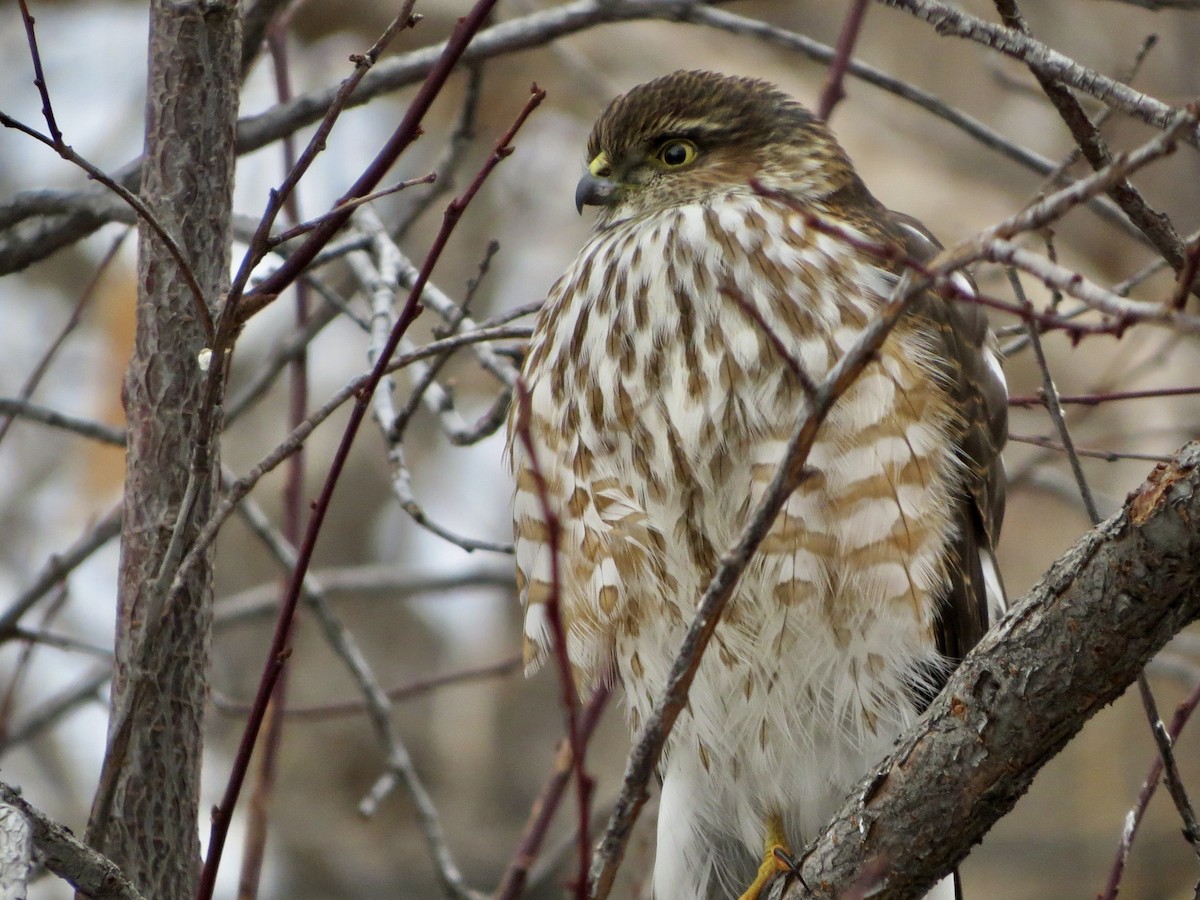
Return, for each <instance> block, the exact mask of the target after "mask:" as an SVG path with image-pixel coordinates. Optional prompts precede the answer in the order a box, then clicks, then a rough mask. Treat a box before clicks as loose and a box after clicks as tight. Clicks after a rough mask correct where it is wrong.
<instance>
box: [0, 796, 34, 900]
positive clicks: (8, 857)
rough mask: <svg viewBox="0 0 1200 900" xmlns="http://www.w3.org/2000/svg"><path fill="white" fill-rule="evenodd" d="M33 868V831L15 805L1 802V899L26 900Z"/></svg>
mask: <svg viewBox="0 0 1200 900" xmlns="http://www.w3.org/2000/svg"><path fill="white" fill-rule="evenodd" d="M32 865H33V830H32V829H31V828H30V827H29V822H28V821H26V819H25V815H24V814H23V813H22V812H21V811H20V810H19V809H17V808H16V807H15V806H11V805H9V804H7V803H4V802H3V801H0V900H25V891H26V888H27V887H28V882H29V870H30V868H31V867H32Z"/></svg>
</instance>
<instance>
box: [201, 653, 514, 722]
mask: <svg viewBox="0 0 1200 900" xmlns="http://www.w3.org/2000/svg"><path fill="white" fill-rule="evenodd" d="M520 671H521V657H519V656H510V657H509V658H508V659H502V660H500V661H499V662H494V663H489V664H487V665H483V666H471V667H470V668H467V669H459V670H457V671H454V672H447V673H446V674H445V675H432V676H430V677H428V678H421V679H418V680H416V681H411V682H409V683H408V684H404V685H401V686H400V687H394V688H387V689H386V690H384V692H383V693H384V696H385V697H387V699H388V701H389V703H403V702H404V701H406V700H414V699H416V698H417V697H424V696H425V695H427V694H431V693H433V692H434V691H439V690H441V689H442V688H445V687H455V686H458V685H462V684H469V683H470V682H472V681H490V680H492V679H495V678H503V677H505V676H508V675H514V674H516V673H517V672H520ZM213 707H214V708H215V709H216V710H217V711H218V712H220V713H224V714H225V715H229V716H244V715H248V714H249V712H250V704H249V703H239V702H236V701H234V700H230V699H228V698H226V697H222V696H218V695H216V694H214V695H213ZM369 709H370V706H369V701H364V700H344V701H342V702H340V703H338V702H333V703H320V704H316V705H313V706H289V707H288V708H287V709H285V710H284V711H283V715H284V717H285V718H288V719H300V720H311V721H324V720H327V719H336V718H340V717H343V716H354V715H361V714H362V713H364V712H367V711H368V710H369Z"/></svg>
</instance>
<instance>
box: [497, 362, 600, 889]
mask: <svg viewBox="0 0 1200 900" xmlns="http://www.w3.org/2000/svg"><path fill="white" fill-rule="evenodd" d="M515 400H516V403H517V424H516V434H517V439H518V440H519V441H520V442H521V446H522V447H523V448H524V450H525V457H526V462H527V464H528V466H529V472H530V474H531V475H532V476H533V484H534V490H535V492H536V493H537V500H538V505H539V506H540V507H541V513H542V521H543V522H545V524H546V544H547V550H548V552H549V553H550V595H549V597H547V598H546V603H545V607H546V618H547V619H549V620H550V634H551V636H552V640H553V650H554V661H555V663H556V664H557V666H558V682H559V688H560V689H561V691H562V703H563V709H564V710H565V712H566V717H567V743H568V744H569V746H570V753H571V767H572V770H573V771H574V773H575V784H576V788H577V791H578V795H579V810H578V812H579V830H578V833H579V875H578V877H577V878H576V880H575V885H574V891H575V896H576V897H577V898H579V900H586V898H587V883H588V864H589V862H590V859H591V837H590V835H589V825H590V821H589V820H590V818H591V794H592V779H591V778H590V777H589V776H588V774H587V771H586V770H585V769H584V753H585V751H586V749H587V746H586V744H585V743H584V739H583V736H582V733H581V731H580V725H579V694H578V692H577V691H576V690H575V675H574V673H573V672H572V669H571V652H570V647H569V645H568V644H567V629H566V627H565V626H564V624H563V615H562V575H561V568H560V567H561V558H560V555H559V542H560V540H561V537H562V526H561V522H560V521H559V518H558V513H557V512H556V511H555V509H554V506H553V504H551V502H550V493H549V491H548V490H547V488H546V476H545V473H544V472H543V471H542V467H541V464H540V462H539V460H538V453H537V446H536V445H535V444H534V441H533V434H532V432H531V430H530V423H531V422H532V421H533V412H532V410H531V408H530V402H529V390H528V388H527V387H526V386H525V382H524V381H523V380H522V379H520V378H518V379H517V385H516V397H515Z"/></svg>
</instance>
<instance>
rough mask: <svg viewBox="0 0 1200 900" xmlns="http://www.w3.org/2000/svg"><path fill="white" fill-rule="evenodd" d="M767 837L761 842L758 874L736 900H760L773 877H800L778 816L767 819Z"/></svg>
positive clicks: (797, 865) (773, 815)
mask: <svg viewBox="0 0 1200 900" xmlns="http://www.w3.org/2000/svg"><path fill="white" fill-rule="evenodd" d="M766 825H767V836H766V840H765V841H764V842H763V844H764V849H763V861H762V863H760V864H759V867H758V874H757V875H755V876H754V881H752V882H751V883H750V887H748V888H746V890H745V891H743V892H742V895H741V896H740V897H739V898H738V900H760V898H761V896H762V892H763V891H764V890H765V889H766V887H767V885H768V884H770V883H771V881H772V880H774V878H775V876H777V875H780V874H786V875H788V876H792V875H794V876H796V877H797V878H798V877H799V876H800V872H799V864H798V863H797V862H796V860H795V859H794V858H793V857H792V851H791V848H789V847H788V844H787V836H786V835H785V834H784V833H783V822H782V821H781V820H780V818H779V816H778V815H775V814H772V815H770V816H768V817H767V822H766Z"/></svg>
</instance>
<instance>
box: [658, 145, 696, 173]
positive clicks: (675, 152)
mask: <svg viewBox="0 0 1200 900" xmlns="http://www.w3.org/2000/svg"><path fill="white" fill-rule="evenodd" d="M656 155H657V156H658V159H659V160H660V161H661V162H662V163H663V164H664V165H666V166H667V168H669V169H678V168H679V167H680V166H686V165H687V164H688V163H690V162H692V161H693V160H694V159H695V158H696V145H695V144H693V143H692V142H691V141H685V140H680V139H679V138H676V139H674V140H670V141H667V142H666V143H665V144H663V145H662V146H661V147H659V148H658V153H657V154H656Z"/></svg>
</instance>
